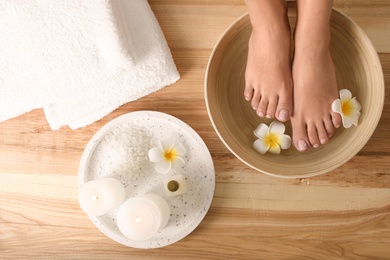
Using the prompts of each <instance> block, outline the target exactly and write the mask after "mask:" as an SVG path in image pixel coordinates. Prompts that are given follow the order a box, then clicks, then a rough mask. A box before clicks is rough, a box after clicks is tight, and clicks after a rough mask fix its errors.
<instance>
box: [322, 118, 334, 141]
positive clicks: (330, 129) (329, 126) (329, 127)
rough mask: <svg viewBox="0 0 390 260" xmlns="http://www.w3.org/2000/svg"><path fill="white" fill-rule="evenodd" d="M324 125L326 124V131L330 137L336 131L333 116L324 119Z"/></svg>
mask: <svg viewBox="0 0 390 260" xmlns="http://www.w3.org/2000/svg"><path fill="white" fill-rule="evenodd" d="M324 126H325V130H326V133H327V134H328V137H332V136H333V134H334V132H335V127H334V125H333V122H332V118H331V117H329V118H327V119H325V120H324Z"/></svg>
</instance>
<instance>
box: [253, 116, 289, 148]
mask: <svg viewBox="0 0 390 260" xmlns="http://www.w3.org/2000/svg"><path fill="white" fill-rule="evenodd" d="M285 130H286V128H285V126H284V124H283V123H281V122H279V121H273V122H272V123H271V124H270V125H269V127H268V126H267V125H266V124H263V123H261V124H260V125H259V126H258V127H257V128H256V129H255V131H253V133H254V134H255V136H257V137H258V138H259V139H257V140H256V141H255V142H254V143H253V148H255V150H256V151H258V152H259V153H261V154H264V153H266V152H268V151H269V152H270V153H274V154H280V151H281V150H282V149H283V150H284V149H288V148H290V146H291V137H290V136H288V135H286V134H284V131H285Z"/></svg>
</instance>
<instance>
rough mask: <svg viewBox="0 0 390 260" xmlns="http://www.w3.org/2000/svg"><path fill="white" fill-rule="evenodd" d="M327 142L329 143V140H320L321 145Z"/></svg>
mask: <svg viewBox="0 0 390 260" xmlns="http://www.w3.org/2000/svg"><path fill="white" fill-rule="evenodd" d="M327 141H328V140H327V139H325V138H322V139H321V140H320V142H321V144H325V143H326V142H327Z"/></svg>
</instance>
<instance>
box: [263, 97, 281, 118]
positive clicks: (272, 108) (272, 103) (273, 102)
mask: <svg viewBox="0 0 390 260" xmlns="http://www.w3.org/2000/svg"><path fill="white" fill-rule="evenodd" d="M277 104H278V98H277V97H271V98H270V99H269V100H268V106H267V112H266V117H267V118H273V117H275V112H276V107H277Z"/></svg>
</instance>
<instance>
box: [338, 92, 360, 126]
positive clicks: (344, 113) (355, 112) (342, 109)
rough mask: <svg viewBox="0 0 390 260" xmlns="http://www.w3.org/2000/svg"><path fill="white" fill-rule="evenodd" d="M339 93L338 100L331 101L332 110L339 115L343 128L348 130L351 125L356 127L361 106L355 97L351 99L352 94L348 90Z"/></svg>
mask: <svg viewBox="0 0 390 260" xmlns="http://www.w3.org/2000/svg"><path fill="white" fill-rule="evenodd" d="M339 93H340V98H339V99H336V100H335V101H333V103H332V110H333V111H334V112H336V113H339V114H340V115H341V120H342V122H343V126H344V127H345V128H350V127H351V126H352V125H355V126H357V125H358V121H359V117H360V110H361V109H362V106H361V105H360V103H359V102H358V101H357V100H356V97H353V98H352V94H351V92H350V91H349V90H348V89H342V90H340V92H339Z"/></svg>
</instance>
